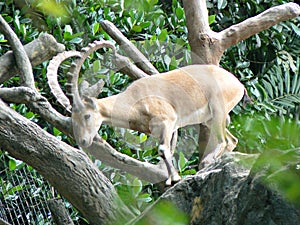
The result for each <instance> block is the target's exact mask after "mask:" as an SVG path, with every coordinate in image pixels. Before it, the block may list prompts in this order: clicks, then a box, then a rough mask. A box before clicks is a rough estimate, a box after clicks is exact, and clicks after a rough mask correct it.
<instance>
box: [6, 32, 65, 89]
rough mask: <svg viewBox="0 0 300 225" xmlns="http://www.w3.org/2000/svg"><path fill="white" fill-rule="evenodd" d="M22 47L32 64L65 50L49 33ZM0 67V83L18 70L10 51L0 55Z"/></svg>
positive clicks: (37, 63)
mask: <svg viewBox="0 0 300 225" xmlns="http://www.w3.org/2000/svg"><path fill="white" fill-rule="evenodd" d="M24 48H25V51H26V54H27V55H28V57H29V60H30V62H31V65H32V66H36V65H39V64H41V63H42V62H44V61H46V60H48V59H51V58H52V57H53V56H55V55H57V54H58V53H60V52H63V51H64V50H65V46H64V45H62V44H59V43H57V42H56V40H55V39H54V37H53V36H52V35H49V34H42V35H41V36H39V38H37V39H35V40H34V41H32V42H30V43H28V44H26V45H25V46H24ZM0 68H1V70H0V83H3V82H4V81H6V80H8V79H10V78H11V77H13V76H15V75H16V74H17V73H18V72H19V71H18V68H17V66H16V61H15V57H14V55H13V52H12V51H9V52H7V53H5V54H4V55H2V56H1V57H0Z"/></svg>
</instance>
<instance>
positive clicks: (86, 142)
mask: <svg viewBox="0 0 300 225" xmlns="http://www.w3.org/2000/svg"><path fill="white" fill-rule="evenodd" d="M101 124H102V119H101V115H100V113H99V110H98V105H97V101H96V99H95V98H93V97H87V96H83V97H82V99H80V105H77V106H74V102H73V109H72V126H73V133H74V137H75V139H76V142H77V144H78V145H80V146H81V147H89V146H90V145H91V144H92V142H93V139H94V137H95V136H96V135H97V133H98V130H99V128H100V126H101Z"/></svg>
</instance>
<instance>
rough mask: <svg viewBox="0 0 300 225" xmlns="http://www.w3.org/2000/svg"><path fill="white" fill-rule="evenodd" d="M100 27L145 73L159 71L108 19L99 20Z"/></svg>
mask: <svg viewBox="0 0 300 225" xmlns="http://www.w3.org/2000/svg"><path fill="white" fill-rule="evenodd" d="M101 26H102V28H103V29H104V30H105V31H106V32H107V33H108V34H109V35H110V36H111V37H112V38H113V39H114V40H115V41H116V42H117V43H118V44H119V45H120V46H121V47H122V49H123V50H124V51H125V52H126V54H127V55H128V56H129V57H130V58H131V59H132V60H133V61H134V62H135V63H136V65H137V66H138V67H139V68H140V69H142V70H143V71H145V72H146V73H147V74H150V75H152V74H157V73H159V72H158V71H157V70H156V68H155V67H154V66H153V65H152V64H151V63H150V62H149V61H148V59H147V58H146V57H145V56H144V55H143V54H142V53H141V52H140V51H139V50H138V49H137V48H136V47H135V46H134V44H132V43H131V42H130V41H129V40H128V39H127V38H126V37H125V36H124V35H123V34H122V33H121V31H119V30H118V28H117V27H116V26H115V25H114V24H113V23H111V22H110V21H107V20H104V21H102V22H101Z"/></svg>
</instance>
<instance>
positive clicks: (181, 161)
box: [178, 152, 187, 172]
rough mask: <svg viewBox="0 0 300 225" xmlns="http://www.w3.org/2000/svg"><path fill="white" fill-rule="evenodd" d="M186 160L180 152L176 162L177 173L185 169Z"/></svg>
mask: <svg viewBox="0 0 300 225" xmlns="http://www.w3.org/2000/svg"><path fill="white" fill-rule="evenodd" d="M186 162H187V160H186V158H185V157H184V154H183V153H182V152H180V153H179V161H178V168H179V171H180V172H182V171H183V170H184V169H185V165H186Z"/></svg>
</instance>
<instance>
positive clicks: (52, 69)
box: [47, 51, 81, 112]
mask: <svg viewBox="0 0 300 225" xmlns="http://www.w3.org/2000/svg"><path fill="white" fill-rule="evenodd" d="M70 57H81V53H80V52H78V51H67V52H62V53H59V54H58V55H56V56H55V57H53V58H52V59H51V61H50V62H49V65H48V67H47V79H48V85H49V87H50V89H51V92H52V93H53V95H54V97H55V98H56V99H57V101H58V102H59V103H60V104H61V105H62V106H63V107H64V108H65V109H66V110H67V111H69V112H70V111H71V107H72V106H71V104H70V101H69V99H68V98H67V96H66V95H65V94H64V92H63V91H62V89H61V88H60V85H59V83H58V79H57V70H58V67H59V65H60V64H61V63H62V62H63V61H64V60H66V59H68V58H70Z"/></svg>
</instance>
